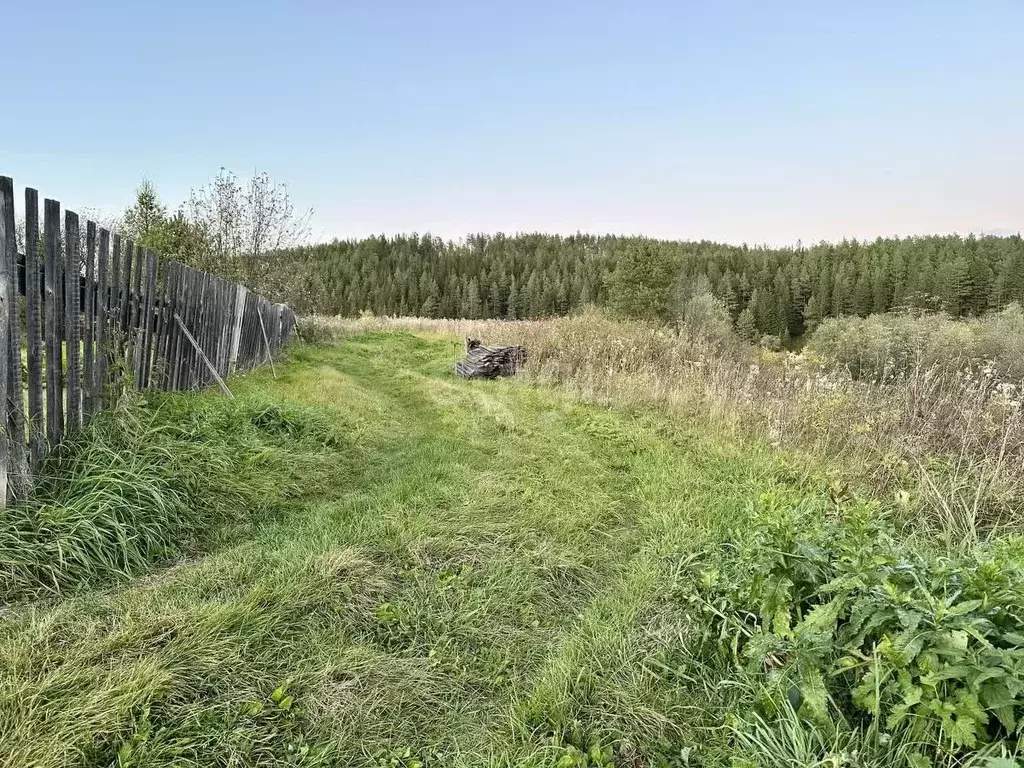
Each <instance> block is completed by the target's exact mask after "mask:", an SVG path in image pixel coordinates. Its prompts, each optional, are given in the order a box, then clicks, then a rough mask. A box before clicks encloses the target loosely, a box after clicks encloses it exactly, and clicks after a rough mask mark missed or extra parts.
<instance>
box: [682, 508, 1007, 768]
mask: <svg viewBox="0 0 1024 768" xmlns="http://www.w3.org/2000/svg"><path fill="white" fill-rule="evenodd" d="M749 523H750V524H745V525H744V527H743V529H742V531H741V532H738V533H737V534H735V537H734V539H733V541H732V542H730V544H729V545H728V547H727V548H725V549H724V550H723V552H722V553H721V554H714V555H708V556H706V557H705V558H704V560H703V561H702V563H701V564H700V565H698V566H695V568H696V571H695V573H694V578H693V581H692V584H693V586H692V587H690V588H689V589H688V591H687V592H686V593H685V595H684V597H685V599H687V600H688V601H690V602H691V603H692V604H693V605H694V606H696V610H697V612H698V614H699V615H700V616H701V618H702V622H701V624H702V625H703V626H704V627H705V634H704V636H703V641H702V643H701V645H700V649H701V650H700V651H699V652H700V653H704V654H711V655H712V656H714V657H717V658H718V659H719V660H722V659H725V660H727V661H729V662H730V663H731V664H733V665H734V668H735V669H736V671H737V674H739V675H740V676H741V677H743V678H744V679H745V680H746V681H747V682H748V683H749V684H750V685H751V686H753V687H755V688H756V689H758V690H761V691H763V692H764V693H763V695H762V696H761V697H760V700H759V702H758V710H759V713H758V714H757V717H767V718H776V717H783V716H784V715H785V712H786V710H787V708H789V707H792V708H793V709H795V710H796V711H797V713H798V714H799V715H800V717H801V718H802V719H804V720H805V721H807V722H808V723H810V724H813V725H816V726H817V727H821V728H824V729H826V730H827V729H829V728H833V727H834V726H835V723H837V722H840V723H845V724H848V725H849V726H850V727H852V728H854V729H860V730H863V731H865V732H870V733H874V734H880V735H882V736H884V739H885V740H887V741H888V740H891V741H892V742H893V743H897V742H898V743H900V744H906V743H907V742H908V741H909V742H913V743H916V744H927V745H933V747H932V748H933V749H934V752H933V753H931V754H922V753H921V752H919V751H917V750H914V751H913V752H910V753H908V757H907V760H908V761H909V764H910V765H912V766H914V767H915V768H916V766H919V765H929V764H931V763H930V762H929V761H930V760H932V759H939V760H947V759H953V758H954V757H959V756H963V755H964V754H967V753H970V752H971V751H973V750H977V749H978V748H981V747H984V746H985V745H990V744H998V745H1006V746H1008V747H1011V748H1012V747H1013V746H1014V745H1015V742H1016V739H1017V737H1018V734H1019V733H1020V731H1021V730H1022V729H1024V566H1022V563H1024V559H1022V557H1021V554H1022V553H1021V552H1020V551H1018V550H1017V549H1015V548H1014V547H1013V546H1011V545H1007V544H1003V545H1000V546H987V547H981V548H977V549H975V550H974V551H972V552H970V553H967V554H963V555H955V556H953V555H945V554H943V555H937V554H927V553H923V552H919V551H915V550H914V549H913V548H911V547H908V546H906V545H900V544H898V543H897V541H896V539H895V537H894V535H893V532H892V531H891V530H890V529H889V528H888V526H887V524H886V522H885V519H884V517H883V516H882V515H880V513H879V511H878V509H877V507H876V506H875V505H874V504H869V503H863V502H856V501H852V500H846V501H840V502H839V503H838V504H835V505H834V508H833V509H829V506H828V504H826V503H824V502H821V501H810V502H808V501H802V502H799V503H796V504H789V503H786V502H785V501H784V500H782V499H780V498H779V497H778V496H777V495H775V494H773V493H766V494H764V495H762V497H761V500H760V503H759V505H758V506H757V508H756V509H754V510H753V511H752V520H751V521H749Z"/></svg>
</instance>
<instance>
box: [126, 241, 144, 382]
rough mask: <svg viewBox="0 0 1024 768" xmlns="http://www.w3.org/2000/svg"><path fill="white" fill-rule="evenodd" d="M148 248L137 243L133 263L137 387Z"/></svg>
mask: <svg viewBox="0 0 1024 768" xmlns="http://www.w3.org/2000/svg"><path fill="white" fill-rule="evenodd" d="M145 270H146V249H145V248H143V247H142V246H141V245H139V244H138V243H136V244H135V263H134V264H133V265H132V289H131V291H132V300H131V317H130V319H129V321H128V323H129V325H128V339H129V342H130V344H131V347H130V349H131V352H130V357H129V359H130V360H131V365H132V376H133V381H134V382H135V387H136V388H139V387H140V386H142V360H141V353H142V311H143V309H144V307H143V303H144V301H145V297H144V296H143V295H142V292H143V291H144V290H145V288H146V282H145Z"/></svg>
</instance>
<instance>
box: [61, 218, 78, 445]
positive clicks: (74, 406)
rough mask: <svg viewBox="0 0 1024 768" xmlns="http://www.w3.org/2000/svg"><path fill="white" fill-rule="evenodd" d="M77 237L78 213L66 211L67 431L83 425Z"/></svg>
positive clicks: (65, 344) (65, 423)
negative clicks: (79, 370) (79, 369)
mask: <svg viewBox="0 0 1024 768" xmlns="http://www.w3.org/2000/svg"><path fill="white" fill-rule="evenodd" d="M78 237H79V232H78V214H77V213H75V212H74V211H64V334H65V335H64V356H65V360H66V363H65V364H66V367H67V377H68V389H67V410H66V413H65V421H64V425H65V429H66V431H68V432H70V431H71V430H72V429H74V428H75V427H78V426H79V425H81V423H82V392H81V389H80V379H79V372H78V363H79V352H80V348H79V343H80V340H81V337H82V334H81V317H80V311H81V307H80V306H79V301H80V294H79V288H80V284H81V277H80V273H79V264H80V261H81V259H80V256H79V249H80V243H79V239H78Z"/></svg>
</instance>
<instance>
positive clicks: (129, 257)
mask: <svg viewBox="0 0 1024 768" xmlns="http://www.w3.org/2000/svg"><path fill="white" fill-rule="evenodd" d="M134 261H135V243H133V242H132V241H131V240H129V239H127V238H125V240H124V248H123V250H122V251H121V282H120V284H119V285H118V296H119V298H118V304H117V306H118V317H117V322H118V327H119V328H120V329H121V344H120V346H121V347H122V348H126V347H127V346H128V339H129V332H128V331H129V326H130V325H131V314H132V309H131V307H132V296H131V293H132V263H133V262H134ZM119 353H120V354H121V355H123V354H124V351H123V349H121V350H119Z"/></svg>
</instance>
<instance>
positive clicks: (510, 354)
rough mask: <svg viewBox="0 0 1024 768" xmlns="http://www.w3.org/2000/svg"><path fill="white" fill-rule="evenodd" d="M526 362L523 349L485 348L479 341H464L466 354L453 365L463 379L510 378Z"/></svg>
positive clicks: (524, 349)
mask: <svg viewBox="0 0 1024 768" xmlns="http://www.w3.org/2000/svg"><path fill="white" fill-rule="evenodd" d="M525 362H526V348H525V347H487V346H484V345H483V344H482V343H481V342H480V340H479V339H466V354H465V356H464V357H463V358H462V359H461V360H459V362H457V363H456V364H455V373H456V375H457V376H461V377H462V378H464V379H494V378H497V377H498V376H512V375H513V374H515V372H516V371H518V370H519V369H520V368H521V367H522V366H523V364H524V363H525Z"/></svg>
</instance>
